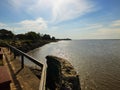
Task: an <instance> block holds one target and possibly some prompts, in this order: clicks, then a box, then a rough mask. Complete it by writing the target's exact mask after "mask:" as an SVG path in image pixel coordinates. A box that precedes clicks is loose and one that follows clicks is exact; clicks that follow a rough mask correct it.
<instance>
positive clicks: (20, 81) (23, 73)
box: [2, 48, 40, 90]
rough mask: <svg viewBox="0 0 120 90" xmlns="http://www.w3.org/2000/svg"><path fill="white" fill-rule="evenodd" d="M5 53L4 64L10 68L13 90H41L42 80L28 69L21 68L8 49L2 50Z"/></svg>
mask: <svg viewBox="0 0 120 90" xmlns="http://www.w3.org/2000/svg"><path fill="white" fill-rule="evenodd" d="M2 50H3V52H4V56H3V62H4V65H5V66H7V67H8V70H9V74H10V77H11V79H12V83H11V84H10V87H11V90H39V82H40V80H39V79H38V78H37V77H36V76H35V75H34V74H33V73H32V72H31V71H30V69H29V68H28V67H26V66H25V67H24V68H21V63H20V61H19V60H18V59H14V56H13V54H12V53H10V51H8V49H6V48H2Z"/></svg>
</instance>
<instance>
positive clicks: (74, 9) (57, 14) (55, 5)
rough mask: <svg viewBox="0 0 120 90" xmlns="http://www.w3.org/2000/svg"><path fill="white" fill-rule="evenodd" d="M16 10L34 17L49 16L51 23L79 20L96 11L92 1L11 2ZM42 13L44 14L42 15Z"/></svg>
mask: <svg viewBox="0 0 120 90" xmlns="http://www.w3.org/2000/svg"><path fill="white" fill-rule="evenodd" d="M10 1H11V2H10V3H11V5H12V6H14V7H15V8H18V9H21V10H24V11H25V13H28V14H30V15H32V16H40V15H41V17H42V15H47V16H48V17H49V18H51V19H50V22H62V21H67V20H71V19H75V18H78V17H80V16H83V15H85V14H86V13H88V12H92V11H94V10H95V4H94V3H93V2H91V1H90V0H10ZM41 13H42V14H41Z"/></svg>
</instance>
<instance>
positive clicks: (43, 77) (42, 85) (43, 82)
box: [8, 45, 46, 90]
mask: <svg viewBox="0 0 120 90" xmlns="http://www.w3.org/2000/svg"><path fill="white" fill-rule="evenodd" d="M8 47H9V48H10V49H12V50H14V53H15V52H18V53H19V54H20V55H21V56H22V67H23V66H24V58H23V56H25V57H26V58H28V60H30V61H32V62H33V63H35V64H36V65H38V66H40V67H42V74H41V80H40V85H39V90H46V88H45V86H46V64H42V63H40V62H39V61H37V60H36V59H35V58H33V57H31V56H30V55H28V54H26V53H24V52H22V51H21V50H19V49H17V48H15V47H13V46H11V45H8Z"/></svg>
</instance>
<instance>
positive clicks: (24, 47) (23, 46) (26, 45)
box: [0, 40, 58, 52]
mask: <svg viewBox="0 0 120 90" xmlns="http://www.w3.org/2000/svg"><path fill="white" fill-rule="evenodd" d="M57 41H58V40H40V41H32V40H23V41H22V40H21V41H15V42H13V41H7V42H0V46H3V47H7V44H9V45H12V46H14V47H16V48H18V49H19V50H21V51H23V52H29V51H31V50H33V49H35V48H38V47H41V46H43V45H45V44H48V43H50V42H57Z"/></svg>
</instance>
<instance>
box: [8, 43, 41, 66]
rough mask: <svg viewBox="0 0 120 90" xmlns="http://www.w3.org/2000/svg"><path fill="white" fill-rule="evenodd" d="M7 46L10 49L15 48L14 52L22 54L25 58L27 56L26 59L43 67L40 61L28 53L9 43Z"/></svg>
mask: <svg viewBox="0 0 120 90" xmlns="http://www.w3.org/2000/svg"><path fill="white" fill-rule="evenodd" d="M8 46H9V47H10V48H11V49H13V50H15V51H16V52H18V53H19V54H20V55H23V56H25V57H26V58H28V59H29V60H30V61H32V62H33V63H35V64H37V65H38V66H41V67H43V64H42V63H40V62H38V61H37V60H36V59H35V58H33V57H31V56H30V55H28V54H26V53H24V52H22V51H21V50H19V49H17V48H15V47H13V46H11V45H8Z"/></svg>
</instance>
